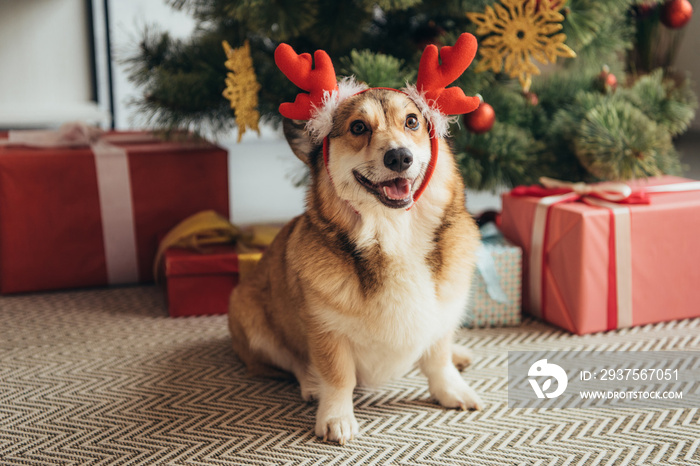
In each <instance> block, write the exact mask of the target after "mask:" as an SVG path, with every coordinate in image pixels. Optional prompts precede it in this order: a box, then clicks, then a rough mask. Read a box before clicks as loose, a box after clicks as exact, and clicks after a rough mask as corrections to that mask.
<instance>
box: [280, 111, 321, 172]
mask: <svg viewBox="0 0 700 466" xmlns="http://www.w3.org/2000/svg"><path fill="white" fill-rule="evenodd" d="M282 130H283V131H284V137H285V138H287V142H288V143H289V147H291V148H292V152H294V155H296V156H297V157H299V160H301V161H302V162H304V163H305V164H306V165H309V156H310V155H311V153H313V152H318V150H319V148H320V145H319V144H316V143H314V142H313V141H312V140H311V135H310V134H309V132H308V131H307V130H306V121H304V120H291V119H289V118H285V119H284V121H283V123H282Z"/></svg>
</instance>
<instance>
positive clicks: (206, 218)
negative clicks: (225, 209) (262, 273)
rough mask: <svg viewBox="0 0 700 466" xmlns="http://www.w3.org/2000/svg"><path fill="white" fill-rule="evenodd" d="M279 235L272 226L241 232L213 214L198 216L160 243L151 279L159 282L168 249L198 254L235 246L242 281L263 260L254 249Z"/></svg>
mask: <svg viewBox="0 0 700 466" xmlns="http://www.w3.org/2000/svg"><path fill="white" fill-rule="evenodd" d="M279 231H280V228H279V227H276V226H271V225H259V226H255V227H253V228H252V229H251V230H249V231H243V230H241V229H240V228H238V227H237V226H236V225H234V224H232V223H231V222H229V221H228V219H226V218H224V217H223V216H221V215H219V214H217V213H216V212H214V211H213V210H205V211H203V212H199V213H197V214H194V215H192V216H190V217H188V218H186V219H185V220H183V221H182V222H180V223H179V224H178V225H176V226H175V227H174V228H173V229H172V230H170V231H169V232H168V234H167V235H165V237H164V238H163V239H162V240H161V242H160V244H159V246H158V252H157V253H156V259H155V261H154V263H153V276H154V277H155V279H156V282H158V281H159V280H160V278H161V270H162V268H163V267H162V260H163V255H164V254H165V251H166V250H167V249H168V248H171V247H181V248H187V249H192V250H194V251H200V252H201V251H202V250H203V248H204V247H205V246H211V245H215V244H229V243H231V244H235V245H236V250H237V252H238V268H239V272H238V273H239V274H240V276H241V277H244V276H246V275H248V274H249V273H250V272H251V271H252V270H253V269H254V268H255V266H256V265H257V263H258V262H259V261H260V258H261V257H262V252H260V250H259V249H256V248H260V247H263V246H269V245H270V243H272V240H273V239H274V238H275V236H276V235H277V233H278V232H279Z"/></svg>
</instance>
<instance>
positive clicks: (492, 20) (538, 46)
mask: <svg viewBox="0 0 700 466" xmlns="http://www.w3.org/2000/svg"><path fill="white" fill-rule="evenodd" d="M565 3H566V0H525V1H523V0H500V4H499V3H496V4H495V5H494V7H493V8H492V7H490V6H487V7H486V9H485V11H484V13H467V18H469V20H470V21H472V22H473V23H474V24H476V26H477V29H476V33H477V35H479V36H482V37H484V36H486V37H485V38H484V39H482V40H481V42H480V44H479V52H480V54H481V59H480V60H479V64H478V65H477V66H476V68H475V69H474V71H477V72H479V71H487V70H493V71H494V72H495V73H500V72H501V70H503V71H504V72H506V73H508V74H509V75H510V77H511V78H516V77H517V78H518V80H519V81H520V85H521V86H522V88H523V92H529V90H530V84H531V83H532V75H533V74H536V75H537V74H540V70H539V68H537V66H536V65H535V64H534V63H533V62H532V60H533V59H534V60H537V61H538V62H540V63H542V64H546V63H554V62H555V61H556V59H557V57H575V56H576V53H575V52H574V51H573V50H571V49H570V48H569V47H568V46H567V45H566V44H564V41H565V40H566V34H563V33H559V34H556V33H557V32H558V31H560V30H561V29H562V25H561V22H562V21H564V15H562V14H561V13H560V12H559V10H561V8H562V7H563V6H564V4H565Z"/></svg>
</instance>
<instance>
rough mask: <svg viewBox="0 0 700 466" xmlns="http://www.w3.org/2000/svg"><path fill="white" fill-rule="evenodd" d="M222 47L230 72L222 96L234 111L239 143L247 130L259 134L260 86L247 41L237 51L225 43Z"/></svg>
mask: <svg viewBox="0 0 700 466" xmlns="http://www.w3.org/2000/svg"><path fill="white" fill-rule="evenodd" d="M223 46H224V51H225V52H226V57H227V58H228V60H226V63H225V65H226V68H228V69H229V70H230V72H229V73H227V75H226V89H224V92H223V96H224V97H226V99H228V100H229V101H231V108H232V109H234V110H235V115H236V124H237V125H238V142H241V138H242V137H243V133H245V132H246V129H247V128H251V129H252V130H254V131H257V132H258V134H260V128H258V121H260V113H259V112H258V111H257V108H258V91H260V84H259V83H258V80H257V77H256V76H255V70H254V69H253V59H252V58H251V56H250V44H248V41H245V43H244V44H243V47H239V48H237V49H234V48H232V47H231V46H230V45H229V43H228V42H226V41H224V42H223Z"/></svg>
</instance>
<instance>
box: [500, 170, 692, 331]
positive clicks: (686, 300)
mask: <svg viewBox="0 0 700 466" xmlns="http://www.w3.org/2000/svg"><path fill="white" fill-rule="evenodd" d="M699 185H700V183H697V182H692V181H691V180H686V179H683V178H676V177H670V176H666V177H659V178H651V179H649V180H644V181H635V182H633V183H629V185H628V189H629V191H630V192H629V193H627V195H625V196H619V195H618V193H616V192H607V190H608V187H609V186H610V185H609V184H606V185H602V186H601V190H600V191H598V192H596V191H595V189H594V191H593V192H589V191H590V188H591V187H590V186H588V187H583V188H581V187H579V188H581V189H579V188H576V189H577V190H578V191H577V192H571V189H554V190H549V191H542V190H541V189H540V190H539V191H541V192H538V189H535V190H534V191H533V190H528V189H523V188H516V189H514V190H513V191H511V192H510V193H507V194H505V195H504V196H503V213H502V216H501V229H502V231H503V233H504V235H505V236H506V237H507V238H508V239H510V240H511V241H512V242H513V243H515V244H517V245H519V246H520V247H522V248H523V250H524V256H523V307H524V308H525V310H527V311H529V312H530V313H531V314H533V315H535V316H537V317H540V318H542V319H543V320H545V321H548V322H550V323H552V324H554V325H557V326H559V327H562V328H564V329H567V330H569V331H571V332H574V333H577V334H585V333H593V332H599V331H606V330H612V329H616V328H623V327H630V326H637V325H643V324H649V323H655V322H662V321H668V320H677V319H684V318H690V317H696V316H700V286H698V284H700V267H698V264H700V245H699V244H698V236H697V233H698V231H700V186H699ZM618 186H619V185H618ZM674 186H675V187H676V188H678V187H683V189H689V190H688V191H679V192H665V191H668V190H673V189H676V188H674ZM656 191H658V192H656ZM630 193H631V195H629V194H630ZM601 199H608V201H605V200H601ZM609 200H615V201H616V202H609ZM581 201H583V202H581Z"/></svg>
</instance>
